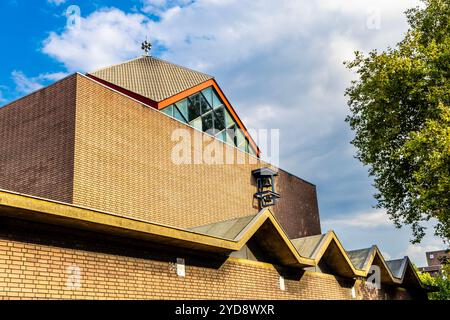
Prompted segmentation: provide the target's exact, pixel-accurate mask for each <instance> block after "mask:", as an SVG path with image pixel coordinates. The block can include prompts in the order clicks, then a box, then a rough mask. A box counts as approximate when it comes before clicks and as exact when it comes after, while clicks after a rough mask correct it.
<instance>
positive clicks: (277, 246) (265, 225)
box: [189, 208, 314, 267]
mask: <svg viewBox="0 0 450 320" xmlns="http://www.w3.org/2000/svg"><path fill="white" fill-rule="evenodd" d="M189 231H193V232H196V233H199V234H202V235H207V236H210V237H220V238H222V239H226V240H229V241H234V242H236V244H237V246H238V248H239V249H240V248H242V247H243V246H244V245H245V244H246V243H247V242H248V241H249V240H250V239H251V238H253V239H255V240H256V241H257V242H258V243H259V245H260V246H261V248H262V249H264V250H265V252H266V254H268V255H269V256H271V257H272V258H273V259H274V260H276V261H279V262H280V264H281V265H286V266H295V267H302V266H303V267H305V266H313V265H314V261H313V260H312V259H309V258H307V257H304V256H302V255H301V254H300V253H299V252H298V251H297V250H296V249H295V246H294V245H293V244H292V242H291V241H290V240H289V238H288V237H287V235H286V233H285V232H284V230H283V228H282V227H281V226H280V224H279V223H278V221H277V220H276V219H275V217H274V215H273V214H272V212H271V211H270V209H267V208H265V209H262V210H261V211H260V212H259V213H258V214H257V215H254V216H247V217H242V218H237V219H231V220H226V221H219V222H216V223H212V224H208V225H205V226H199V227H195V228H191V229H190V230H189Z"/></svg>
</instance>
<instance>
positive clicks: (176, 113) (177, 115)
mask: <svg viewBox="0 0 450 320" xmlns="http://www.w3.org/2000/svg"><path fill="white" fill-rule="evenodd" d="M173 117H174V118H175V119H177V120H180V121H182V122H187V121H186V119H185V118H184V116H183V115H182V114H181V112H180V111H179V110H178V108H177V107H175V106H174V107H173Z"/></svg>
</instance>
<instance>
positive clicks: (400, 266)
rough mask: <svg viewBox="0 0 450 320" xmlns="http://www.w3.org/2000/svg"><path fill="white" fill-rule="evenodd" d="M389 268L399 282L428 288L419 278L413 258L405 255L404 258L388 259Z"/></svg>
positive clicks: (404, 284)
mask: <svg viewBox="0 0 450 320" xmlns="http://www.w3.org/2000/svg"><path fill="white" fill-rule="evenodd" d="M386 264H387V265H388V267H389V269H390V270H391V271H392V273H393V274H394V276H395V278H396V279H397V281H398V283H401V285H402V286H404V287H408V288H424V289H430V288H426V287H425V285H424V284H423V283H422V281H421V280H420V278H419V275H418V274H417V271H416V269H415V268H414V265H413V264H412V262H411V260H410V259H409V258H408V257H407V256H405V257H404V258H403V259H397V260H390V261H386Z"/></svg>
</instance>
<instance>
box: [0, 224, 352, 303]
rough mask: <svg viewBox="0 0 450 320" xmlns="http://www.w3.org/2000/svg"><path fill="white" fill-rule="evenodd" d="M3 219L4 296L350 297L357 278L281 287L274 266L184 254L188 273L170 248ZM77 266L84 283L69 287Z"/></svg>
mask: <svg viewBox="0 0 450 320" xmlns="http://www.w3.org/2000/svg"><path fill="white" fill-rule="evenodd" d="M2 222H3V223H2V224H1V227H0V299H351V286H352V282H353V281H352V280H351V279H348V280H346V279H339V278H336V277H334V276H332V275H326V274H318V273H312V272H306V273H304V274H303V275H302V276H301V277H300V278H298V277H297V278H296V277H293V276H291V277H290V278H286V280H285V283H286V290H285V291H282V290H280V288H279V273H278V272H277V270H276V269H275V268H272V267H268V266H267V265H261V266H259V265H252V264H248V263H242V262H239V261H234V260H229V261H225V262H224V263H222V264H218V265H216V264H212V263H210V262H207V261H208V259H202V260H203V264H204V265H201V264H199V263H197V261H198V260H199V258H197V257H190V256H186V255H184V256H183V257H184V258H185V259H186V277H184V278H183V277H178V276H177V274H176V272H175V268H174V266H173V262H175V261H176V257H177V254H175V253H174V254H173V255H172V254H171V253H169V254H168V253H167V250H166V249H165V248H164V250H165V252H166V253H165V256H164V257H163V258H160V257H157V255H158V254H157V252H158V251H157V250H156V249H154V248H152V249H150V248H148V247H145V246H144V245H142V244H137V243H132V244H124V243H120V244H119V243H118V242H111V240H109V239H103V238H102V237H101V236H99V235H94V234H88V233H85V234H84V233H83V234H76V235H73V236H72V235H71V231H67V230H63V229H60V230H58V231H55V228H56V227H51V228H50V229H46V227H38V226H36V225H35V224H28V223H26V224H25V226H24V227H22V226H21V225H22V224H21V223H18V222H13V223H12V222H11V223H4V221H2ZM179 254H182V253H179ZM179 254H178V255H179ZM208 263H210V265H208ZM74 267H78V268H79V271H80V276H81V277H80V280H81V281H80V284H81V287H77V286H73V285H72V288H71V287H70V286H67V284H69V285H70V284H74V283H75V282H74V281H73V280H74V278H73V270H74V269H73V268H74ZM296 272H297V275H299V274H300V273H301V271H296Z"/></svg>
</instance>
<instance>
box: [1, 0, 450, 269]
mask: <svg viewBox="0 0 450 320" xmlns="http://www.w3.org/2000/svg"><path fill="white" fill-rule="evenodd" d="M418 4H419V2H418V1H416V0H397V1H391V0H389V1H388V0H378V1H375V0H316V1H310V0H279V1H278V0H277V1H275V0H259V1H254V0H252V1H250V0H196V1H192V0H175V1H170V0H132V1H118V0H96V1H69V0H39V1H25V0H5V1H2V2H0V37H1V39H2V40H3V41H2V42H3V43H4V44H5V45H4V46H3V48H2V52H1V53H0V55H1V58H2V61H3V63H1V64H0V104H5V103H7V102H8V101H11V100H14V99H16V98H18V97H20V96H23V95H24V94H27V93H29V92H32V91H34V90H36V89H39V88H40V87H42V86H44V85H47V84H49V83H52V82H53V81H55V80H58V79H60V78H61V77H64V76H65V75H67V74H70V73H73V72H76V71H79V72H86V71H91V70H94V69H96V68H99V67H102V66H106V65H110V64H113V63H117V62H121V61H123V60H126V59H130V58H134V57H137V56H138V55H140V54H141V52H140V48H139V44H140V42H142V40H143V39H145V37H146V36H149V37H150V39H151V41H152V42H153V45H154V50H153V54H154V55H156V56H159V57H161V58H163V59H166V60H169V61H172V62H175V63H178V64H181V65H185V66H188V67H191V68H194V69H197V70H200V71H204V72H206V73H209V74H211V75H213V76H215V77H216V79H217V81H218V82H219V84H220V85H221V87H222V88H223V89H224V91H225V93H226V94H227V96H228V98H229V99H230V100H231V101H232V103H233V105H234V106H235V108H236V110H237V111H238V113H239V114H240V116H241V118H243V120H244V122H245V123H246V124H247V127H250V128H256V129H258V128H264V129H271V128H274V129H280V136H281V146H280V154H281V157H280V158H281V159H280V165H281V167H283V168H285V169H286V170H288V171H290V172H292V173H294V174H296V175H298V176H300V177H302V178H304V179H306V180H308V181H311V182H313V183H314V184H316V185H317V188H318V195H319V206H320V214H321V220H322V227H323V231H326V230H329V229H334V230H335V231H336V232H337V234H338V236H339V237H340V239H341V240H342V242H343V243H344V246H345V247H346V248H347V249H358V248H362V247H367V246H370V245H372V244H378V245H379V247H380V248H381V250H382V252H383V253H384V254H385V255H386V258H399V257H403V256H404V255H410V257H411V258H412V259H413V260H414V261H415V262H416V263H417V264H419V265H422V264H424V263H425V255H424V254H425V251H427V250H436V249H439V248H441V247H443V246H444V245H443V244H442V242H441V241H440V240H439V239H437V238H435V237H434V236H433V235H432V231H431V230H430V232H429V234H428V235H427V237H426V238H425V239H424V241H423V242H422V243H421V244H419V245H412V244H410V243H409V237H410V230H409V228H403V229H401V230H397V229H395V228H394V226H393V224H392V223H391V222H390V221H389V219H388V218H387V216H386V214H385V213H384V211H382V210H375V209H373V205H374V204H375V201H374V199H373V196H372V195H373V194H374V192H375V190H374V189H373V187H372V186H371V179H370V178H369V177H368V175H367V168H364V167H363V166H362V165H361V164H360V163H359V162H358V161H357V160H355V159H354V154H355V150H354V148H353V147H352V146H351V145H350V143H349V142H350V140H351V139H352V136H353V134H352V132H351V131H350V130H349V129H348V126H347V124H346V123H345V122H344V119H345V116H346V114H347V113H348V108H347V106H346V100H345V97H344V90H345V88H346V87H347V86H348V85H349V83H350V81H351V80H352V79H353V77H354V75H353V74H352V73H350V72H349V71H347V70H346V69H345V68H344V66H343V64H342V62H343V61H344V60H347V59H350V58H351V57H352V53H353V51H355V50H360V51H364V52H367V51H368V50H370V49H375V48H378V49H384V48H386V47H387V46H388V45H394V44H395V43H396V42H397V41H399V40H400V39H401V37H402V35H403V34H404V32H405V31H406V29H407V25H406V20H405V17H404V14H403V12H404V11H405V10H406V9H407V8H409V7H412V6H415V5H418ZM71 5H76V6H78V7H79V9H80V12H81V20H80V24H79V27H77V28H68V27H67V20H68V18H67V16H66V12H67V9H68V8H69V6H71Z"/></svg>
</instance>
